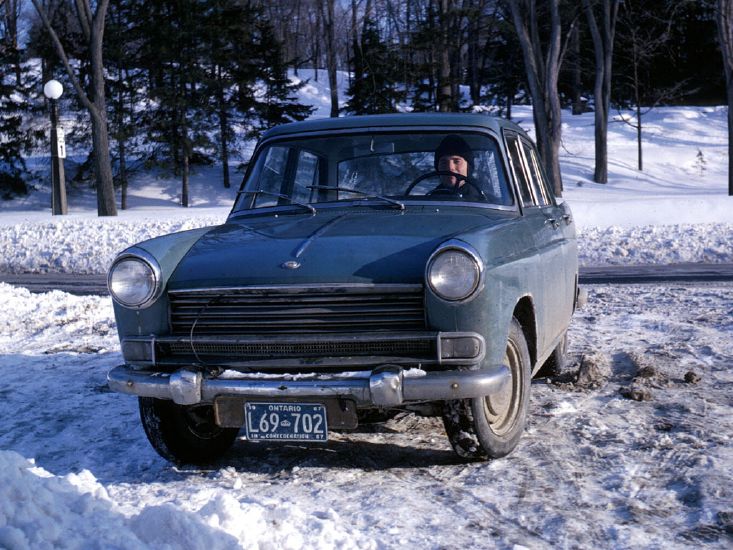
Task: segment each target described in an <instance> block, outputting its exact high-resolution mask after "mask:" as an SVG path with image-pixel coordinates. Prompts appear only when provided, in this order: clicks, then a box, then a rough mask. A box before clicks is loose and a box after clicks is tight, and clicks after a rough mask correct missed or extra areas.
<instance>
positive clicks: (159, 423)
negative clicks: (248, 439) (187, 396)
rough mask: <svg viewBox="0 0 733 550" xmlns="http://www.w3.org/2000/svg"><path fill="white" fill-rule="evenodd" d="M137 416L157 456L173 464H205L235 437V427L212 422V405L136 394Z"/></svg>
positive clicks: (216, 457) (216, 456) (231, 442)
mask: <svg viewBox="0 0 733 550" xmlns="http://www.w3.org/2000/svg"><path fill="white" fill-rule="evenodd" d="M138 400H139V403H140V420H141V421H142V424H143V428H144V429H145V435H147V436H148V441H150V444H151V445H152V446H153V448H154V449H155V450H156V451H157V452H158V454H159V455H160V456H162V457H163V458H165V459H166V460H169V461H171V462H174V463H176V464H196V465H203V464H208V463H210V462H213V461H215V460H217V459H218V458H221V456H222V455H223V454H224V453H226V451H227V450H228V449H229V448H230V447H231V446H232V444H233V443H234V441H235V440H236V439H237V435H238V434H239V430H238V429H237V428H222V427H220V426H217V425H216V423H215V422H214V407H213V406H212V405H203V404H201V405H178V404H176V403H174V402H173V401H168V400H163V399H155V398H152V397H139V398H138Z"/></svg>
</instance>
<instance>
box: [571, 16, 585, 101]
mask: <svg viewBox="0 0 733 550" xmlns="http://www.w3.org/2000/svg"><path fill="white" fill-rule="evenodd" d="M570 49H571V51H572V53H573V56H572V60H573V65H572V67H571V71H572V75H573V76H572V79H571V83H572V95H573V103H572V113H573V115H582V114H583V102H582V100H581V87H582V81H581V80H582V75H583V73H582V67H581V63H580V60H581V57H580V29H579V27H575V29H573V33H572V35H571V37H570Z"/></svg>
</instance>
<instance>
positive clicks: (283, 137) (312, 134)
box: [228, 124, 521, 217]
mask: <svg viewBox="0 0 733 550" xmlns="http://www.w3.org/2000/svg"><path fill="white" fill-rule="evenodd" d="M416 131H422V132H436V133H438V132H450V133H461V132H464V133H474V134H484V135H486V136H488V137H490V138H493V139H494V141H495V142H496V144H497V147H498V150H499V151H501V153H502V154H501V155H500V158H499V160H500V162H501V163H502V166H503V168H504V173H505V174H506V175H507V177H508V179H509V181H508V182H507V187H508V189H509V193H510V194H511V196H512V201H513V203H512V204H511V205H502V204H494V203H488V202H486V203H484V202H472V201H449V200H430V201H426V200H418V201H416V200H414V199H410V198H409V197H400V199H399V200H400V201H404V202H406V203H407V204H414V205H418V204H425V205H428V206H436V205H444V206H453V205H461V206H471V207H477V208H479V207H480V208H490V209H491V210H506V211H516V212H520V213H521V210H520V207H519V204H518V199H517V193H516V190H515V189H514V182H513V179H512V177H511V175H510V174H511V173H510V172H509V170H510V167H509V166H508V165H507V162H506V158H505V154H506V153H505V151H504V142H503V140H502V138H501V136H500V134H499V133H497V132H496V131H494V130H493V129H492V128H488V127H485V126H472V125H442V124H436V125H411V126H399V127H395V126H358V127H354V128H342V129H335V130H312V131H298V132H293V133H289V134H280V135H275V136H272V137H267V138H264V139H262V140H261V141H260V142H258V143H257V145H256V146H255V149H254V151H253V152H252V157H251V158H250V160H249V162H248V163H247V170H246V171H245V174H244V177H243V178H242V181H241V182H240V184H239V190H238V191H237V197H239V195H240V194H241V193H242V192H243V191H244V185H245V183H246V182H247V180H248V179H249V177H250V175H251V172H252V170H253V169H254V165H255V164H256V163H255V162H252V161H253V160H254V159H255V158H257V156H258V155H259V154H260V152H261V151H262V149H264V148H265V147H268V146H270V145H272V144H275V143H278V142H281V141H292V140H294V139H311V138H318V137H331V136H334V135H363V134H369V133H380V134H406V133H412V132H416ZM395 200H396V199H395ZM366 201H367V199H364V198H361V199H354V200H348V201H345V200H340V201H334V202H325V201H324V202H319V203H318V208H319V209H320V208H321V207H322V206H325V205H329V204H338V205H339V206H341V205H349V206H353V204H354V203H361V204H360V205H362V206H363V204H364V202H366ZM237 202H238V200H235V201H234V204H233V205H232V209H231V210H230V212H229V216H228V217H230V216H234V215H235V214H236V215H237V216H238V215H240V214H241V213H243V212H252V211H258V210H259V211H262V210H267V211H273V210H277V211H280V210H283V211H287V210H291V209H292V208H293V205H272V206H261V207H258V208H238V209H235V208H236V206H237ZM296 208H297V207H296Z"/></svg>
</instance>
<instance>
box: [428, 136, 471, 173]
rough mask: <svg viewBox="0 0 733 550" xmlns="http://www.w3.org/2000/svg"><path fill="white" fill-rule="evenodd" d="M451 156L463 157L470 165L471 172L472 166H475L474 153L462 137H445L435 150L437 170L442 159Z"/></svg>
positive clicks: (434, 162)
mask: <svg viewBox="0 0 733 550" xmlns="http://www.w3.org/2000/svg"><path fill="white" fill-rule="evenodd" d="M451 156H459V157H462V158H463V159H464V160H465V161H466V163H467V164H468V169H469V172H470V170H471V165H472V164H473V151H471V148H470V147H469V146H468V143H466V141H465V140H464V139H463V138H462V137H460V136H457V135H455V134H450V135H448V136H445V137H444V138H443V141H441V142H440V145H438V148H437V149H436V150H435V160H434V161H433V164H434V165H435V169H436V170H437V169H438V162H440V159H441V158H443V157H451Z"/></svg>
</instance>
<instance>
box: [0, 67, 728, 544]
mask: <svg viewBox="0 0 733 550" xmlns="http://www.w3.org/2000/svg"><path fill="white" fill-rule="evenodd" d="M301 76H307V75H304V74H301ZM326 83H327V79H326V78H325V75H324V76H322V77H321V78H320V79H319V82H315V81H312V80H311V81H310V82H309V83H308V84H307V86H306V87H304V88H303V89H302V90H301V96H302V98H303V100H304V101H307V102H309V103H311V104H313V105H315V106H316V107H317V111H316V116H326V115H327V114H328V108H327V104H328V101H329V94H328V90H327V88H326V87H325V84H326ZM342 96H343V94H342ZM515 117H516V119H517V120H518V121H519V122H520V123H521V124H522V125H523V126H524V127H526V128H528V129H529V130H531V128H530V124H529V123H530V122H531V112H530V110H529V109H528V108H526V107H518V108H517V109H516V110H515ZM725 120H726V119H725V109H722V108H692V107H676V108H660V109H657V110H655V111H653V112H652V113H650V114H649V115H648V116H647V118H646V119H645V124H646V127H647V131H646V133H645V136H644V139H645V141H644V153H645V161H644V162H645V170H644V172H638V171H637V170H636V169H635V163H636V156H635V155H636V143H635V141H634V137H635V136H634V132H633V129H631V128H630V127H628V126H627V125H625V124H623V123H621V122H614V123H612V124H611V127H610V131H609V157H610V166H609V169H610V177H609V183H608V184H607V185H597V184H593V183H592V182H591V181H590V180H591V175H592V156H593V119H592V114H588V115H583V116H580V117H571V116H569V114H568V115H567V116H565V122H564V139H563V153H562V159H561V162H562V169H563V177H564V183H565V193H564V195H565V199H566V200H568V201H569V203H570V204H571V207H572V209H573V212H574V216H575V219H576V221H577V223H578V226H579V229H580V250H581V262H582V263H583V264H585V265H599V264H623V263H677V262H731V261H733V246H732V244H733V238H732V235H733V198H731V197H727V183H726V182H727V179H726V178H727V173H726V170H727V150H726V134H725V131H726V129H725ZM698 152H701V156H699V155H698ZM700 158H702V159H703V160H704V161H705V162H704V163H703V162H701V161H700V160H699V159H700ZM36 164H37V165H38V164H42V162H41V161H38V162H37V163H36ZM234 179H236V178H234ZM220 182H221V176H220V174H219V172H218V168H217V167H211V168H203V169H198V171H197V172H196V174H194V176H193V180H192V183H191V193H192V207H191V208H189V209H182V208H180V207H179V206H177V202H178V193H179V189H178V182H177V181H175V180H173V179H172V178H169V177H165V176H161V175H160V174H157V173H150V172H148V173H139V174H138V175H137V176H136V178H135V180H134V181H133V183H132V184H131V188H130V198H129V206H130V209H129V210H127V211H124V212H120V215H119V216H118V217H117V218H113V219H100V218H97V216H96V202H95V198H94V196H93V194H92V193H90V192H89V191H88V190H82V189H70V190H69V209H70V214H69V215H68V216H65V217H51V216H50V212H49V210H50V208H49V204H50V193H49V188H48V185H44V184H40V185H39V186H38V189H37V190H36V191H34V192H33V193H32V194H31V195H29V196H28V197H26V198H24V199H20V200H15V201H9V202H3V201H0V272H2V271H13V272H22V271H35V272H43V271H51V272H53V271H63V272H72V273H102V272H104V271H105V270H106V269H107V267H108V265H109V263H110V261H111V259H112V258H113V256H114V254H115V253H117V252H118V251H119V250H121V249H123V248H125V247H126V246H128V245H129V244H132V243H134V242H137V241H139V240H142V239H145V238H149V237H153V236H155V235H159V234H162V233H167V232H169V231H176V230H183V229H190V228H193V227H200V226H204V225H211V224H216V223H221V222H222V221H223V220H224V219H225V218H226V215H227V213H228V209H229V207H230V205H231V203H232V200H233V198H234V194H235V192H236V184H235V186H234V189H230V190H225V189H224V188H223V187H222V186H221V183H220ZM0 305H1V307H0V373H2V379H3V383H2V384H1V385H0V548H10V549H13V550H15V549H26V548H27V549H34V550H35V549H37V548H124V549H128V548H156V549H157V548H171V549H178V548H181V549H202V550H203V549H206V550H210V549H218V548H240V547H243V548H263V549H265V548H272V549H275V548H278V549H279V548H394V547H408V548H409V547H421V548H422V547H425V548H457V547H479V548H485V547H496V548H546V547H550V546H552V547H560V548H576V547H580V548H586V547H599V548H630V547H634V548H636V547H643V548H689V547H706V548H718V547H719V548H729V547H730V544H731V540H733V445H732V443H731V438H732V437H733V415H731V412H732V410H733V409H732V407H733V397H731V396H732V395H733V394H731V387H733V386H732V385H733V344H732V343H731V335H732V334H733V285H730V284H723V283H715V284H708V285H703V286H696V287H693V286H686V285H667V286H623V287H611V286H594V287H591V288H590V302H589V306H588V307H587V308H586V309H585V310H583V311H581V312H579V313H578V314H577V316H576V318H575V320H574V322H573V325H572V326H571V332H570V342H571V343H570V363H569V364H568V366H567V367H566V369H565V371H564V374H563V376H561V377H559V378H557V379H555V380H554V381H553V382H552V383H548V382H546V381H535V382H534V383H533V386H532V403H531V416H530V424H529V427H528V430H527V433H526V434H525V436H524V437H523V439H522V440H521V442H520V444H519V446H518V448H517V449H516V450H515V451H514V452H513V453H512V454H511V455H510V456H508V457H506V458H505V459H502V460H497V461H494V462H486V463H464V462H461V461H459V460H458V459H457V458H456V457H455V455H454V454H453V452H452V451H451V450H450V446H449V444H448V441H447V438H446V437H445V435H444V432H443V429H442V425H441V424H440V422H439V421H437V420H435V419H424V418H418V417H415V416H412V415H402V416H398V417H396V418H394V419H393V420H391V421H389V422H388V423H387V424H386V425H382V426H373V427H370V426H366V427H365V428H363V429H360V430H359V431H358V432H357V433H350V434H344V433H342V434H332V435H331V441H330V442H329V444H328V445H327V446H308V445H286V446H275V445H272V446H271V445H268V444H254V443H248V442H246V441H240V442H238V443H237V444H236V445H235V447H234V448H233V450H232V451H231V452H230V453H229V454H228V455H227V456H226V458H225V459H224V460H223V461H222V462H221V463H220V464H219V465H217V467H214V468H212V469H210V470H195V469H179V468H175V467H172V466H171V465H170V464H168V463H167V462H165V461H164V460H163V459H161V458H159V457H158V456H157V455H156V454H155V452H154V451H153V450H152V448H151V447H150V445H149V444H148V442H147V440H146V438H145V434H144V433H143V430H142V428H141V426H140V423H139V420H138V412H137V402H136V400H135V399H134V398H132V397H129V396H124V395H118V394H114V393H111V392H110V391H109V390H108V389H107V386H106V382H105V376H106V372H107V370H108V369H109V368H111V367H113V366H115V365H117V364H119V363H121V361H122V358H121V356H120V353H119V345H118V341H117V335H116V328H115V323H114V317H113V314H112V307H111V304H110V301H109V299H108V298H100V297H92V296H86V297H79V296H72V295H69V294H65V293H62V292H58V291H56V292H51V293H47V294H31V293H29V292H28V291H26V290H25V289H22V288H17V287H13V286H10V285H6V284H2V283H0ZM628 397H636V398H637V399H642V400H641V401H637V400H634V399H629V398H628Z"/></svg>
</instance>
